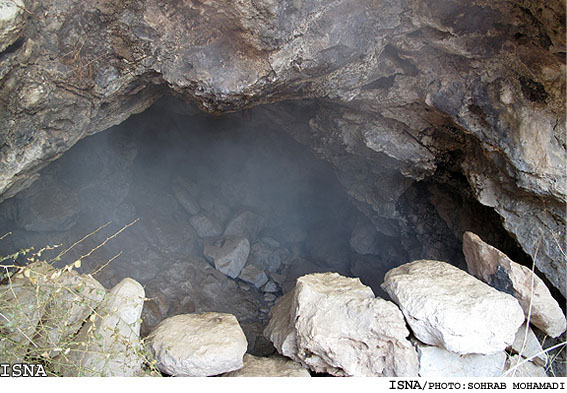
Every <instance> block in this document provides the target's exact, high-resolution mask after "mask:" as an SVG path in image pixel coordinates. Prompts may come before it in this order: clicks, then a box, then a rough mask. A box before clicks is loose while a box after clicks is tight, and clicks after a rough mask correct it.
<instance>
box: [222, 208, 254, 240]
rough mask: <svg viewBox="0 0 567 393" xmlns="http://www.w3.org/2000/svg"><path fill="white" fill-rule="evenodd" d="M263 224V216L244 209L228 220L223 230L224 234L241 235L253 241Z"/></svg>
mask: <svg viewBox="0 0 567 393" xmlns="http://www.w3.org/2000/svg"><path fill="white" fill-rule="evenodd" d="M263 225H264V217H262V216H261V215H259V214H256V213H253V212H251V211H249V210H245V211H243V212H242V213H240V214H238V215H237V216H235V217H234V218H233V219H232V220H230V222H229V223H228V225H227V226H226V229H225V231H224V236H242V237H245V238H247V239H250V240H252V241H254V240H256V238H257V237H258V234H259V233H260V231H261V230H262V226H263Z"/></svg>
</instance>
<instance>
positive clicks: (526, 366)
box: [503, 355, 547, 378]
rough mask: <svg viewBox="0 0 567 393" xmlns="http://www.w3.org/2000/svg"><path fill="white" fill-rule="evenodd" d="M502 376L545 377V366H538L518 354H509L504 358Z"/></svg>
mask: <svg viewBox="0 0 567 393" xmlns="http://www.w3.org/2000/svg"><path fill="white" fill-rule="evenodd" d="M503 376H504V377H516V378H545V377H547V374H546V373H545V368H543V367H541V366H538V365H537V364H535V363H532V362H531V361H527V360H526V359H524V358H522V357H520V356H519V355H513V356H510V357H509V358H508V359H507V360H506V367H505V369H504V374H503Z"/></svg>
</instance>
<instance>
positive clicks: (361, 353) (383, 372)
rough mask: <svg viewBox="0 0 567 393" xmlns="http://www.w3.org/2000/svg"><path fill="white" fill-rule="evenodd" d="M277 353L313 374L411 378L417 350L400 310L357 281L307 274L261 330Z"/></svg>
mask: <svg viewBox="0 0 567 393" xmlns="http://www.w3.org/2000/svg"><path fill="white" fill-rule="evenodd" d="M265 334H266V336H267V337H269V338H270V339H271V340H272V342H273V343H274V346H275V347H276V349H278V351H279V352H280V353H281V354H282V355H285V356H288V357H290V358H292V359H294V360H296V361H300V362H301V363H302V364H304V365H306V366H308V367H309V368H310V369H311V370H313V371H316V372H325V373H330V374H333V375H342V376H416V375H417V366H418V363H417V354H416V352H415V350H414V348H413V346H412V345H411V344H410V342H409V341H408V340H407V339H406V337H407V336H408V335H409V332H408V330H407V329H406V327H405V321H404V319H403V316H402V314H401V312H400V310H399V309H398V308H397V307H396V306H395V305H394V304H393V303H391V302H388V301H385V300H383V299H380V298H375V297H374V293H373V292H372V290H371V289H370V288H368V287H366V286H364V285H362V284H361V283H360V281H359V280H358V279H352V278H346V277H342V276H340V275H338V274H336V273H322V274H309V275H306V276H303V277H300V278H299V279H298V280H297V286H296V288H295V290H294V291H292V292H289V293H288V294H287V295H285V296H284V297H282V298H281V299H280V300H278V302H277V303H276V305H275V306H274V307H273V308H272V319H271V320H270V323H269V324H268V327H267V328H266V331H265Z"/></svg>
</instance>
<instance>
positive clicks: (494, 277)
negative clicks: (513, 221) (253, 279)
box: [265, 233, 565, 377]
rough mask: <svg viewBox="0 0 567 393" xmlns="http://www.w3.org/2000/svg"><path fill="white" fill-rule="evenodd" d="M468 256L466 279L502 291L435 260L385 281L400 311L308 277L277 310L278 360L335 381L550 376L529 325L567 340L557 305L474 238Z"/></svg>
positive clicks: (329, 276) (343, 282)
mask: <svg viewBox="0 0 567 393" xmlns="http://www.w3.org/2000/svg"><path fill="white" fill-rule="evenodd" d="M464 248H465V255H466V257H467V263H468V265H469V270H470V271H471V272H472V273H473V274H475V275H477V276H479V277H481V278H484V279H485V280H486V281H488V282H489V283H491V284H492V285H493V286H497V287H498V285H501V284H502V283H504V284H506V287H504V288H501V289H505V291H501V290H498V289H496V288H493V287H492V286H490V285H487V284H486V283H484V282H482V281H481V280H479V279H477V278H475V277H473V276H472V275H470V274H468V273H466V272H464V271H462V270H460V269H458V268H457V267H454V266H452V265H450V264H448V263H446V262H440V261H432V260H418V261H414V262H411V263H408V264H405V265H402V266H399V267H397V268H394V269H392V270H390V271H389V272H388V273H387V274H386V276H385V279H384V283H383V284H382V288H383V289H384V290H385V291H386V292H387V294H388V295H389V296H390V298H391V299H392V301H393V302H394V303H395V304H394V303H392V302H389V301H386V300H383V299H380V298H375V297H374V294H373V292H372V290H371V289H370V288H368V287H365V286H364V285H362V284H361V283H360V281H358V279H351V278H346V277H342V276H340V275H338V274H336V273H318V274H310V275H306V276H304V277H301V278H299V279H298V280H297V285H296V287H295V288H294V289H293V290H292V291H291V292H289V293H288V294H286V295H285V296H284V297H282V298H280V299H279V300H278V302H277V303H276V305H275V306H274V307H273V308H272V318H271V320H270V322H269V324H268V326H267V328H266V330H265V335H266V337H268V338H269V339H270V340H271V341H272V342H273V344H274V346H275V347H276V349H277V350H278V352H279V353H280V354H282V355H284V356H287V357H289V358H291V359H292V360H295V361H296V362H299V363H301V364H302V365H304V366H305V367H308V368H310V369H311V370H313V371H315V372H323V373H329V374H332V375H340V376H345V375H348V376H415V375H419V376H422V377H430V376H433V377H463V376H468V377H470V376H501V375H511V376H514V375H515V376H545V375H546V373H545V370H544V368H543V367H544V366H545V365H546V363H547V358H546V356H545V351H543V350H542V348H541V345H540V344H539V342H538V340H537V338H536V336H535V335H534V333H533V331H532V330H531V329H530V327H529V326H528V325H527V324H526V323H525V321H526V318H529V322H530V323H533V324H534V325H535V326H537V327H538V328H540V329H541V330H542V331H543V332H545V333H546V334H548V335H550V336H553V337H556V336H558V335H560V334H561V333H563V332H564V331H565V317H564V316H563V314H562V313H561V309H560V308H559V305H558V304H557V302H556V301H555V300H554V299H553V298H552V297H551V295H550V294H549V291H548V290H547V288H546V287H545V285H544V284H543V282H541V280H539V279H538V278H537V277H536V276H535V275H534V274H533V273H532V272H531V271H530V270H529V269H527V268H524V267H522V266H520V265H517V264H515V263H514V262H512V261H510V260H509V259H508V258H507V257H506V256H505V255H504V254H502V253H501V252H499V251H498V250H496V249H494V248H492V247H490V246H488V245H487V244H485V243H483V242H482V241H481V240H480V239H479V238H478V237H477V236H476V235H474V234H471V233H466V234H465V241H464ZM527 282H529V283H531V285H530V286H529V287H528V288H529V291H528V290H526V289H527V288H526V283H527ZM507 292H508V293H507ZM512 295H513V296H512ZM398 307H399V308H398ZM404 317H405V318H404ZM406 322H407V325H408V326H409V328H410V330H411V333H412V337H411V338H408V336H409V335H410V332H409V331H408V329H407V328H406Z"/></svg>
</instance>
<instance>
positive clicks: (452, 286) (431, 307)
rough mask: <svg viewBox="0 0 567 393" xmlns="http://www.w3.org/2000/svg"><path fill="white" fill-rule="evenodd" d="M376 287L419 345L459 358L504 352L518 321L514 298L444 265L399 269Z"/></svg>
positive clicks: (520, 313) (521, 317) (519, 314)
mask: <svg viewBox="0 0 567 393" xmlns="http://www.w3.org/2000/svg"><path fill="white" fill-rule="evenodd" d="M382 288H383V289H384V290H385V291H386V292H387V293H388V294H389V295H390V297H391V298H392V300H393V301H394V302H395V303H396V304H397V305H399V306H400V308H401V309H402V312H403V313H404V315H405V317H406V320H407V322H408V324H409V326H410V328H411V330H412V331H413V333H414V335H415V336H416V337H417V338H418V339H419V340H420V341H421V342H423V343H426V344H429V345H436V346H441V347H444V348H445V349H447V350H449V351H452V352H457V353H460V354H469V353H479V354H490V353H496V352H501V351H504V350H505V349H506V347H507V346H508V345H510V344H511V343H512V342H513V341H514V337H515V335H516V332H517V331H518V328H519V327H520V325H521V324H522V322H523V321H524V313H523V311H522V308H521V307H520V305H519V304H518V301H517V300H516V299H514V298H513V297H512V296H510V295H508V294H506V293H503V292H500V291H497V290H496V289H494V288H492V287H490V286H488V285H486V284H485V283H483V282H482V281H480V280H478V279H476V278H474V277H473V276H471V275H469V274H467V273H466V272H464V271H462V270H460V269H458V268H456V267H454V266H452V265H450V264H448V263H446V262H440V261H429V260H419V261H415V262H411V263H407V264H405V265H402V266H399V267H397V268H395V269H392V270H390V271H389V272H388V273H386V276H385V278H384V283H383V284H382Z"/></svg>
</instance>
